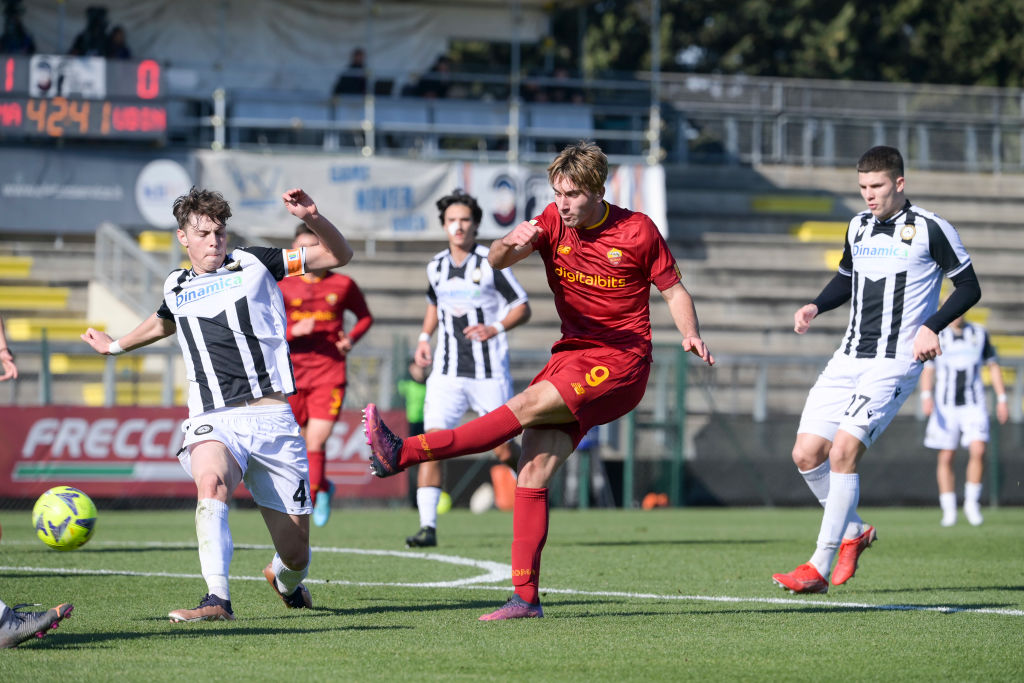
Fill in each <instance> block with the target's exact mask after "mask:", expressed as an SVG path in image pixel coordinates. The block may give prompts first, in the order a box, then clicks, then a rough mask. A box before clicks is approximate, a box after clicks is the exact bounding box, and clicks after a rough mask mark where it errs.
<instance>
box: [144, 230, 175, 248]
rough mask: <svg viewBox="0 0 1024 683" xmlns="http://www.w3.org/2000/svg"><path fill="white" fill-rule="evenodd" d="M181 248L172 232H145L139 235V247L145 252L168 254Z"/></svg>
mask: <svg viewBox="0 0 1024 683" xmlns="http://www.w3.org/2000/svg"><path fill="white" fill-rule="evenodd" d="M175 246H179V245H178V241H177V240H176V239H175V238H174V232H173V231H171V230H143V231H142V232H140V233H139V247H141V248H142V250H143V251H156V252H168V251H170V250H171V248H172V247H175Z"/></svg>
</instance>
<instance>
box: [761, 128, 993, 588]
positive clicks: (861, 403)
mask: <svg viewBox="0 0 1024 683" xmlns="http://www.w3.org/2000/svg"><path fill="white" fill-rule="evenodd" d="M857 176H858V184H859V185H860V193H861V197H863V199H864V202H865V203H866V204H867V206H868V210H867V211H864V212H861V213H859V214H857V215H856V216H854V217H853V219H852V220H851V221H850V224H849V226H848V227H847V231H846V243H845V248H844V250H843V257H842V259H841V261H840V263H839V272H838V273H837V274H836V276H835V277H834V278H833V279H832V280H831V281H830V282H829V283H828V284H827V285H826V286H825V288H824V289H823V290H822V292H821V293H820V294H819V295H818V297H817V298H816V299H815V300H814V301H812V302H811V303H809V304H807V305H805V306H803V307H801V308H800V309H799V310H798V311H797V312H796V313H795V314H794V316H793V320H794V326H793V329H794V331H796V333H797V334H803V333H805V332H806V331H807V329H808V328H809V327H810V324H811V321H812V320H813V319H814V318H815V316H817V315H820V314H822V313H824V312H825V311H829V310H832V309H833V308H837V307H838V306H840V305H842V304H844V303H846V302H847V301H850V300H851V299H852V304H851V306H850V323H849V326H848V327H847V331H846V334H844V335H843V340H842V342H841V343H840V345H839V349H838V350H837V351H836V352H835V354H834V355H833V356H832V359H831V360H830V361H829V363H828V365H827V366H826V367H825V369H824V370H823V371H822V373H821V375H820V376H819V377H818V380H817V382H815V384H814V386H813V387H812V388H811V390H810V392H809V393H808V395H807V402H806V403H805V405H804V410H803V414H802V415H801V417H800V427H799V428H798V430H797V435H796V443H795V445H794V446H793V462H794V463H796V466H797V469H798V470H799V471H800V474H801V475H802V476H803V477H804V481H806V482H807V485H808V487H810V489H811V491H812V493H814V496H815V497H816V498H817V499H818V501H819V502H820V503H821V504H822V505H823V506H824V508H825V511H824V514H823V516H822V522H821V529H820V532H819V534H818V541H817V549H816V550H815V552H814V554H813V555H812V556H811V558H810V560H809V561H808V562H806V563H805V564H802V565H800V566H798V567H797V568H796V569H795V570H793V571H792V572H789V573H787V574H775V575H774V576H773V577H772V579H773V580H774V581H775V583H776V584H778V585H779V586H782V587H783V588H788V589H789V590H791V591H793V592H794V593H825V592H827V591H828V587H829V583H828V578H829V574H830V573H832V561H833V559H835V557H836V554H837V552H838V556H839V558H838V561H837V562H836V567H835V573H834V574H833V575H832V582H833V584H835V585H839V584H842V583H845V582H846V581H847V580H849V579H850V578H851V577H852V576H853V574H854V572H855V571H856V569H857V561H858V559H859V558H860V554H861V553H862V552H863V551H864V549H865V548H867V547H868V546H870V545H871V544H872V542H874V540H875V537H876V533H875V528H874V527H873V526H870V525H867V524H864V523H863V521H862V520H861V518H860V516H859V515H858V514H857V502H858V500H859V499H860V478H859V476H858V474H857V463H858V462H859V461H860V459H861V457H862V456H863V455H864V453H865V452H866V451H867V449H868V448H869V447H870V446H871V444H873V443H874V442H875V440H876V439H878V437H879V436H880V435H881V433H882V432H883V431H884V430H885V428H886V427H887V426H888V425H889V423H890V422H891V421H892V419H893V418H894V417H895V416H896V413H897V412H898V411H899V409H900V406H902V405H903V402H904V401H906V400H907V397H908V396H909V395H910V394H911V392H913V390H914V387H915V386H916V385H917V380H918V377H919V376H920V374H921V368H922V364H923V363H924V362H925V361H928V360H931V359H933V358H935V357H936V356H937V355H938V354H940V353H941V348H940V345H939V337H938V333H939V332H941V331H942V330H943V328H945V327H946V326H947V325H948V324H949V323H950V322H952V321H953V320H954V319H956V318H957V317H958V316H961V315H963V314H964V312H966V311H967V309H968V308H970V307H971V306H973V305H974V304H975V302H977V301H978V299H980V298H981V287H980V286H979V285H978V278H977V277H976V276H975V274H974V267H973V266H972V265H971V258H970V256H969V255H968V253H967V250H966V249H965V248H964V246H963V244H962V243H961V242H960V236H959V235H958V234H957V231H956V229H954V228H953V226H952V225H950V224H949V223H948V222H947V221H945V220H943V219H942V218H941V217H939V216H937V215H936V214H934V213H932V212H931V211H928V210H926V209H922V208H921V207H919V206H916V205H914V204H912V203H911V202H910V201H908V200H907V198H906V196H905V194H904V177H903V157H902V156H901V155H900V153H899V150H897V149H895V148H893V147H884V146H883V147H872V148H871V149H869V150H868V151H867V152H865V153H864V155H863V156H861V158H860V160H859V161H858V162H857ZM943 275H945V276H947V277H949V278H950V279H952V281H953V284H954V286H955V289H954V291H953V294H952V295H950V297H949V298H948V299H947V300H946V302H945V303H944V304H943V305H942V308H940V309H938V310H936V308H937V306H938V300H939V288H940V286H941V284H942V277H943Z"/></svg>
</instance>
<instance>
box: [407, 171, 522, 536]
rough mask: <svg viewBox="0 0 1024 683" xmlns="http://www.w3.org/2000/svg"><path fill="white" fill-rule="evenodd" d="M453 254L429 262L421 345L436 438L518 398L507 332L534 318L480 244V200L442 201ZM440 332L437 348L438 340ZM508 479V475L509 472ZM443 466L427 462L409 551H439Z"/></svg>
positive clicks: (460, 195) (507, 448)
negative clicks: (470, 414)
mask: <svg viewBox="0 0 1024 683" xmlns="http://www.w3.org/2000/svg"><path fill="white" fill-rule="evenodd" d="M437 209H438V211H439V212H440V219H441V227H442V228H443V229H444V231H445V234H446V235H447V237H448V248H447V249H445V250H444V251H441V252H439V253H437V254H436V255H435V256H434V258H432V259H431V261H430V263H429V264H427V282H428V286H427V312H426V314H425V315H424V316H423V331H422V332H421V333H420V337H419V341H418V343H417V344H416V353H415V355H414V360H415V362H416V363H417V364H418V365H420V366H421V367H424V368H425V367H429V366H433V367H432V370H431V372H430V376H429V377H428V378H427V396H426V402H425V404H424V409H423V413H424V414H423V426H424V428H425V429H426V431H428V432H432V431H437V430H439V429H453V428H455V427H457V426H458V424H459V422H460V421H461V420H462V416H463V414H464V413H465V412H466V410H467V409H472V410H473V411H474V412H476V413H477V415H485V414H487V413H489V412H491V411H492V410H495V409H496V408H499V407H500V406H501V405H502V404H504V403H505V401H507V400H508V399H510V398H511V397H512V376H511V375H510V374H509V362H508V340H507V338H506V336H505V332H507V331H508V330H510V329H512V328H513V327H516V326H518V325H522V324H524V323H525V322H526V321H527V320H529V318H530V304H529V303H528V302H527V298H526V290H524V289H523V288H522V286H521V285H520V284H519V282H518V281H517V280H516V277H515V275H513V274H512V271H511V270H510V269H508V270H495V269H494V268H492V267H491V264H490V263H488V262H487V248H486V247H483V246H481V245H479V244H477V241H476V234H477V230H478V229H479V227H480V220H481V218H483V210H482V209H481V208H480V205H479V204H478V203H477V201H476V199H474V198H473V197H471V196H470V195H468V194H466V193H465V192H462V191H461V190H455V191H454V192H452V193H451V194H449V195H446V196H444V197H442V198H441V199H439V200H438V201H437ZM435 329H436V330H437V331H438V335H437V348H436V350H435V351H434V352H432V351H431V348H430V337H431V335H432V334H433V333H434V330H435ZM513 443H514V442H512V441H506V442H505V443H501V444H498V445H497V446H495V447H494V453H495V455H497V456H498V460H500V461H501V462H502V463H504V464H506V465H508V466H509V467H511V468H513V469H515V459H516V455H515V454H514V453H513V448H512V444H513ZM506 473H507V471H506ZM441 481H442V471H441V463H439V462H436V461H427V462H423V463H420V465H419V467H418V468H417V472H416V485H417V488H416V507H417V508H418V510H419V513H420V529H419V531H418V532H416V534H414V535H412V536H409V537H408V538H406V539H405V543H406V545H407V546H409V547H429V546H435V545H437V503H438V500H440V497H441Z"/></svg>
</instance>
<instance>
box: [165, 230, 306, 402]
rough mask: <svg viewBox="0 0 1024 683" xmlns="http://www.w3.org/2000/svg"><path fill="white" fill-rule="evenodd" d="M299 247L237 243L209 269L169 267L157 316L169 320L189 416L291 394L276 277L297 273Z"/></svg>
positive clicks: (300, 264) (299, 270)
mask: <svg viewBox="0 0 1024 683" xmlns="http://www.w3.org/2000/svg"><path fill="white" fill-rule="evenodd" d="M305 259H306V255H305V250H304V249H272V248H268V247H243V248H239V249H235V250H234V251H232V252H231V253H229V254H228V255H227V258H226V259H225V261H224V265H223V266H221V267H220V268H219V269H218V270H217V271H216V272H213V273H204V274H201V275H197V274H196V273H195V272H193V271H192V270H191V269H188V270H186V269H183V268H182V269H177V270H174V271H171V274H170V275H168V276H167V279H166V280H165V281H164V301H163V303H162V304H161V305H160V308H159V310H157V316H158V317H160V318H164V319H167V320H174V323H175V325H176V326H177V328H178V343H179V344H180V345H181V352H182V355H183V356H184V358H185V371H186V376H187V378H188V383H189V388H188V411H189V415H190V416H195V415H198V414H200V413H204V412H206V411H209V410H214V409H216V408H223V407H224V406H225V405H227V404H229V403H234V402H237V401H244V400H255V399H258V398H260V397H262V396H266V395H267V394H272V393H275V392H278V391H280V392H284V393H285V394H292V393H294V392H295V379H294V378H293V376H292V364H291V358H290V357H289V355H288V343H287V342H286V341H285V328H286V325H287V323H286V319H285V311H284V299H283V298H282V296H281V290H280V288H278V286H277V282H278V280H281V279H282V278H284V277H286V276H288V275H300V274H302V273H303V272H304V270H305Z"/></svg>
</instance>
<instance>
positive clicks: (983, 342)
mask: <svg viewBox="0 0 1024 683" xmlns="http://www.w3.org/2000/svg"><path fill="white" fill-rule="evenodd" d="M939 348H941V349H942V354H941V355H939V356H936V357H935V360H933V361H929V362H931V363H932V364H933V365H934V366H935V389H934V391H933V392H932V393H933V394H934V399H935V402H936V403H938V404H940V405H942V406H943V407H952V406H965V405H980V406H984V405H985V387H984V385H983V384H982V381H981V367H982V365H984V364H985V363H990V362H998V361H997V359H996V350H995V348H993V346H992V343H991V341H989V338H988V332H987V331H986V330H985V328H984V327H982V326H981V325H975V324H974V323H967V322H965V323H964V326H963V328H962V329H961V330H960V331H959V332H957V331H956V330H954V329H953V327H952V325H951V326H949V327H947V328H946V329H944V330H942V331H941V332H939Z"/></svg>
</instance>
